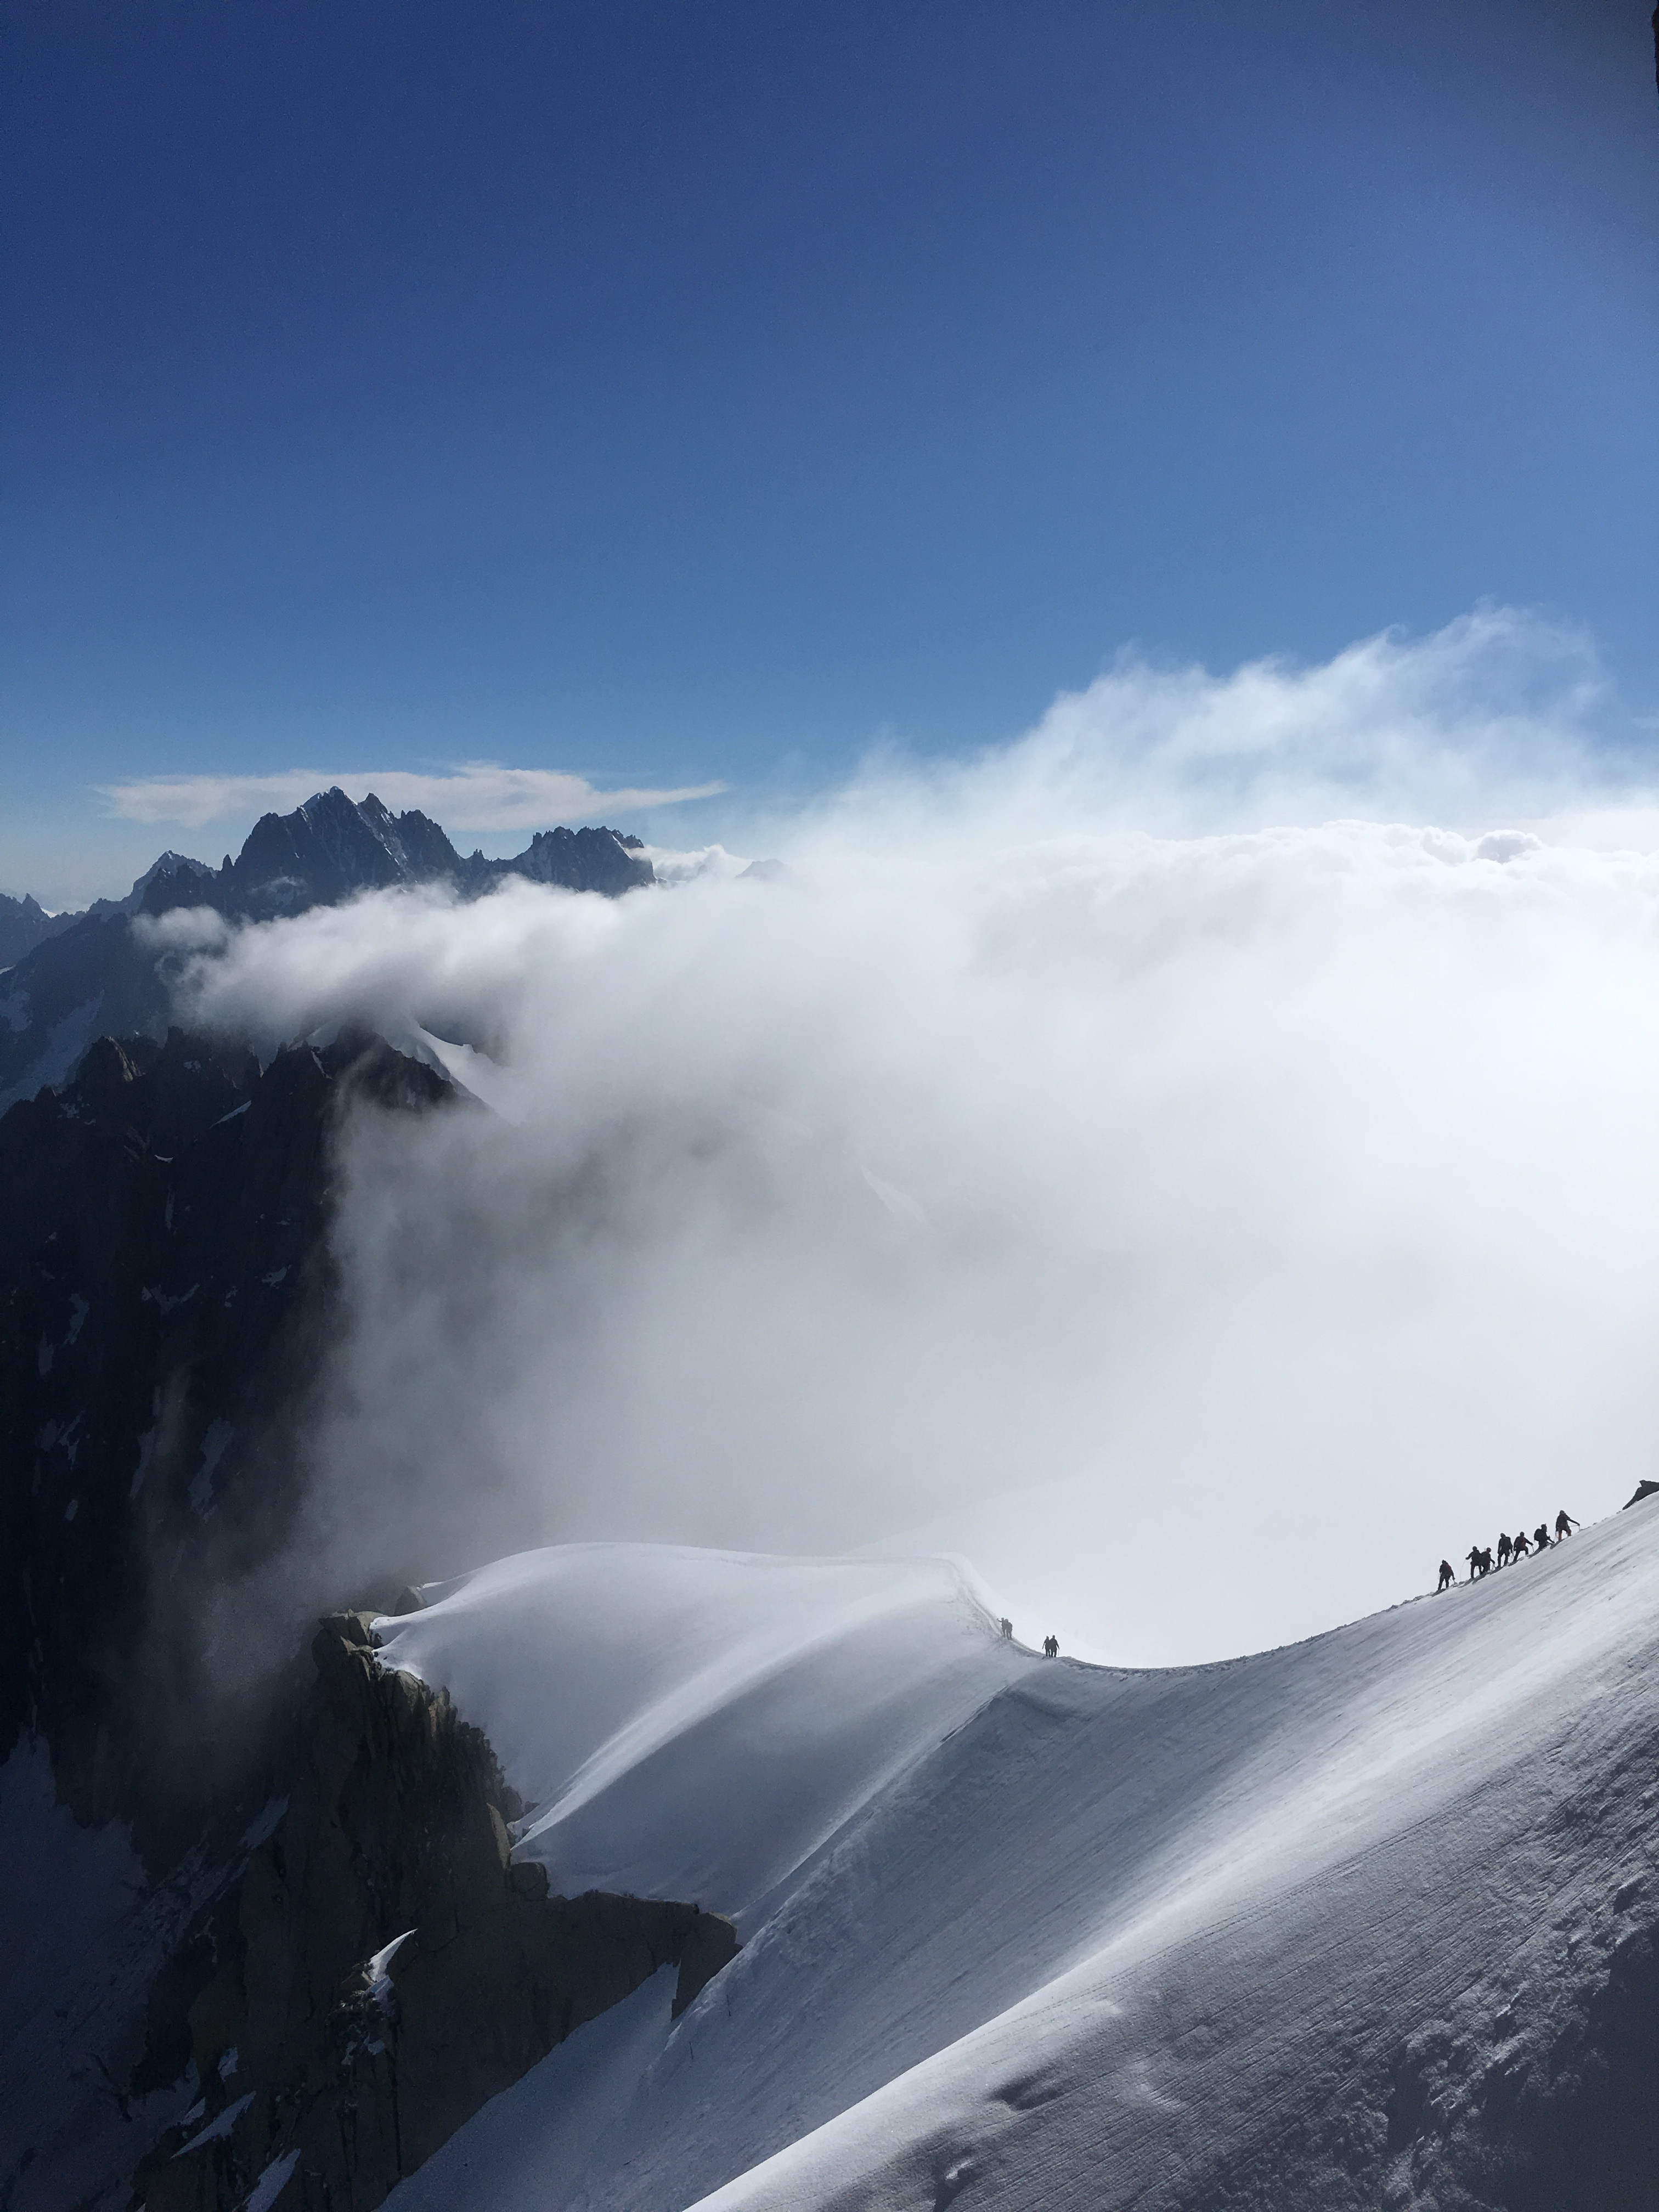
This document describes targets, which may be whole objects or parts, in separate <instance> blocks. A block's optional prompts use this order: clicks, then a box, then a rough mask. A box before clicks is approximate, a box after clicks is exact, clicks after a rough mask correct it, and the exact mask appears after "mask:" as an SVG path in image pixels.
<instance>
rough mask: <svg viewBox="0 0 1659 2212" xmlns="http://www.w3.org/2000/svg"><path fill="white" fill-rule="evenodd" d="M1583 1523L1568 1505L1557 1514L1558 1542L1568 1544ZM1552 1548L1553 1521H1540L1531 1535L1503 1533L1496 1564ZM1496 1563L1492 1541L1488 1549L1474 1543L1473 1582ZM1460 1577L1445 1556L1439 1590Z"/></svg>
mask: <svg viewBox="0 0 1659 2212" xmlns="http://www.w3.org/2000/svg"><path fill="white" fill-rule="evenodd" d="M1580 1525H1581V1524H1580V1523H1579V1522H1577V1521H1575V1520H1574V1519H1573V1517H1572V1516H1571V1513H1569V1512H1568V1511H1567V1510H1566V1509H1565V1506H1564V1507H1563V1508H1562V1510H1561V1511H1560V1512H1559V1513H1558V1514H1557V1515H1556V1516H1555V1541H1556V1542H1557V1543H1558V1544H1565V1542H1566V1541H1567V1538H1568V1537H1569V1536H1570V1535H1571V1534H1572V1532H1573V1530H1574V1529H1575V1528H1578V1527H1579V1526H1580ZM1549 1548H1550V1524H1549V1522H1547V1521H1541V1522H1539V1524H1538V1526H1537V1527H1536V1528H1534V1530H1533V1532H1532V1534H1531V1536H1530V1537H1528V1534H1527V1532H1526V1530H1525V1529H1524V1528H1522V1530H1521V1531H1520V1533H1519V1534H1516V1535H1514V1536H1502V1535H1500V1536H1499V1538H1498V1558H1497V1561H1496V1564H1497V1565H1498V1566H1500V1567H1507V1566H1510V1565H1513V1564H1514V1563H1516V1561H1518V1560H1521V1559H1525V1558H1526V1557H1527V1555H1528V1553H1529V1552H1547V1551H1548V1550H1549ZM1493 1564H1494V1562H1493V1559H1492V1547H1491V1545H1490V1544H1488V1545H1486V1547H1485V1548H1484V1549H1483V1548H1482V1547H1481V1546H1480V1545H1479V1544H1471V1545H1470V1547H1469V1580H1470V1581H1471V1582H1472V1583H1473V1582H1478V1581H1479V1580H1480V1577H1481V1576H1482V1575H1489V1574H1490V1573H1491V1572H1492V1566H1493ZM1456 1580H1457V1570H1456V1568H1455V1567H1454V1566H1453V1565H1452V1563H1451V1561H1450V1560H1449V1559H1442V1561H1441V1562H1440V1580H1439V1581H1438V1582H1437V1583H1436V1585H1435V1588H1436V1590H1437V1591H1439V1590H1443V1589H1447V1588H1449V1585H1450V1584H1451V1583H1455V1581H1456Z"/></svg>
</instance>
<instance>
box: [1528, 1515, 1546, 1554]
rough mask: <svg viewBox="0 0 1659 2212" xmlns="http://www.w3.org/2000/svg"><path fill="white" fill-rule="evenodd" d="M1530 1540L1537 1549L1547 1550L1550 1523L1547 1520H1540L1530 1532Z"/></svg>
mask: <svg viewBox="0 0 1659 2212" xmlns="http://www.w3.org/2000/svg"><path fill="white" fill-rule="evenodd" d="M1532 1541H1533V1542H1534V1545H1535V1546H1536V1547H1537V1548H1538V1550H1539V1551H1541V1552H1547V1551H1548V1549H1549V1547H1550V1524H1549V1522H1547V1521H1541V1522H1539V1524H1538V1526H1537V1527H1536V1528H1534V1530H1533V1532H1532Z"/></svg>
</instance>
